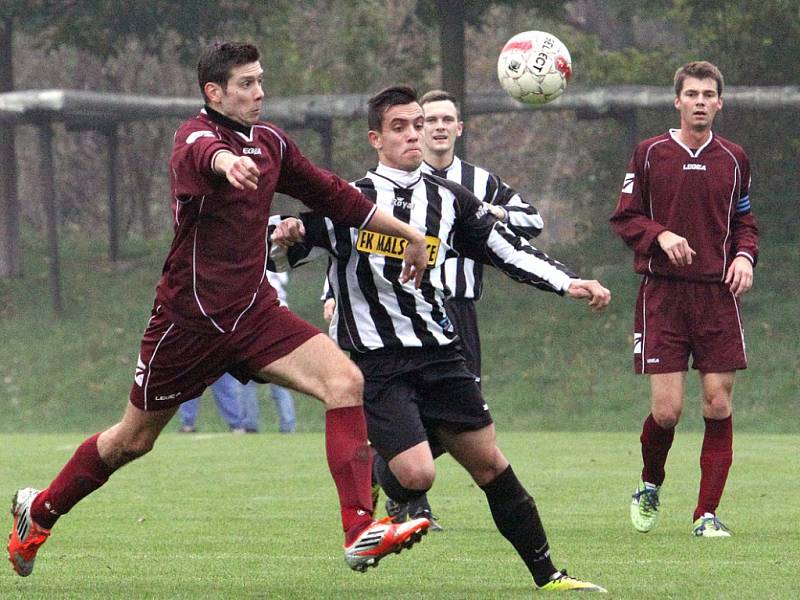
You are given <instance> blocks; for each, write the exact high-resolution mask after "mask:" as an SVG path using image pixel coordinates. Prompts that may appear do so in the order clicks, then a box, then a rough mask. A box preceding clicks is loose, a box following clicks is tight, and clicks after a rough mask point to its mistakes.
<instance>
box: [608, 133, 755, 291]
mask: <svg viewBox="0 0 800 600" xmlns="http://www.w3.org/2000/svg"><path fill="white" fill-rule="evenodd" d="M677 134H678V131H677V130H670V131H669V132H668V133H665V134H663V135H660V136H658V137H654V138H650V139H649V140H645V141H644V142H642V143H640V144H639V145H638V146H637V147H636V150H635V151H634V153H633V158H632V159H631V162H630V164H629V166H628V172H627V173H626V174H625V182H624V184H623V187H622V192H621V193H620V196H619V202H618V204H617V208H616V209H615V210H614V213H613V214H612V215H611V226H612V227H613V229H614V231H615V232H616V233H617V234H618V235H619V236H620V237H622V239H623V240H625V243H626V244H628V246H630V247H631V248H633V251H634V253H635V256H634V268H635V269H636V272H637V273H641V274H643V275H650V274H654V275H661V276H666V277H673V278H677V279H687V280H691V281H722V280H724V279H725V274H726V272H727V269H728V267H729V266H730V263H731V261H732V260H733V258H735V257H736V256H739V255H743V256H746V257H748V258H749V259H750V260H751V261H752V262H753V264H755V263H756V261H757V259H758V228H757V227H756V222H755V219H754V218H753V215H752V214H751V211H750V197H749V189H750V162H749V160H748V158H747V155H746V154H745V152H744V150H743V149H742V148H741V147H740V146H738V145H737V144H734V143H733V142H730V141H728V140H726V139H724V138H721V137H719V136H716V135H713V134H712V135H711V136H710V137H709V139H708V141H707V142H706V143H705V144H703V146H702V147H700V148H698V149H696V150H692V149H690V148H688V147H687V146H685V145H684V144H683V143H681V142H680V141H679V140H678V138H677ZM666 230H669V231H671V232H673V233H675V234H677V235H680V236H682V237H684V238H686V240H687V241H688V242H689V246H690V247H691V248H692V249H693V250H694V251H695V252H696V253H697V254H696V255H695V256H694V257H693V259H692V264H691V265H688V266H684V267H674V266H673V265H672V264H671V263H670V261H669V258H668V257H667V255H666V253H664V251H663V250H661V248H660V247H659V245H658V243H657V242H656V238H657V237H658V235H659V234H660V233H661V232H663V231H666Z"/></svg>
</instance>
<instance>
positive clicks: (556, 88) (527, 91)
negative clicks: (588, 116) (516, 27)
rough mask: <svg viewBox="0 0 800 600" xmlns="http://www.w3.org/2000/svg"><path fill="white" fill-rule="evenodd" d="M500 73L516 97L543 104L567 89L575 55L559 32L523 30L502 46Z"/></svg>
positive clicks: (523, 100) (498, 75)
mask: <svg viewBox="0 0 800 600" xmlns="http://www.w3.org/2000/svg"><path fill="white" fill-rule="evenodd" d="M497 77H498V78H499V79H500V85H502V86H503V89H504V90H505V91H507V92H508V93H509V94H510V95H511V97H512V98H514V99H515V100H519V101H520V102H524V103H526V104H544V103H545V102H550V101H551V100H555V99H556V98H558V97H559V96H560V95H561V94H563V93H564V90H565V89H566V88H567V82H568V81H569V79H570V77H572V59H571V58H570V56H569V50H567V47H566V46H565V45H564V44H563V43H562V42H561V40H559V39H558V38H557V37H556V36H554V35H552V34H550V33H546V32H544V31H523V32H522V33H518V34H517V35H515V36H514V37H512V38H511V39H510V40H508V42H506V45H505V46H503V50H502V52H500V58H498V59H497Z"/></svg>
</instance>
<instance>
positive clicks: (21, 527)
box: [8, 488, 50, 577]
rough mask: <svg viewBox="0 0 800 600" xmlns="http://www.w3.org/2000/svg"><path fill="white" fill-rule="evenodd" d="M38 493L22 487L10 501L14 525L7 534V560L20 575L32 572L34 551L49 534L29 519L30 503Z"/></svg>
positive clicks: (25, 575) (36, 550)
mask: <svg viewBox="0 0 800 600" xmlns="http://www.w3.org/2000/svg"><path fill="white" fill-rule="evenodd" d="M38 494H39V490H35V489H33V488H23V489H21V490H17V493H16V494H14V498H13V500H12V501H11V514H12V515H13V516H14V527H13V529H12V530H11V535H9V536H8V560H9V561H11V566H13V567H14V570H15V571H16V572H17V575H19V576H20V577H27V576H28V575H30V574H31V573H32V572H33V561H35V560H36V552H38V550H39V546H41V545H42V544H44V543H45V542H46V541H47V538H48V536H49V535H50V531H49V530H47V529H44V528H42V527H39V526H38V525H37V524H36V523H34V521H33V519H31V504H32V503H33V499H34V498H36V496H37V495H38Z"/></svg>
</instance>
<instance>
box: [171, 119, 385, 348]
mask: <svg viewBox="0 0 800 600" xmlns="http://www.w3.org/2000/svg"><path fill="white" fill-rule="evenodd" d="M223 150H228V151H230V152H232V153H233V154H235V155H236V156H249V157H250V158H252V159H253V161H254V162H255V164H256V166H257V167H258V169H259V171H260V172H261V176H260V177H259V180H258V189H257V190H248V189H245V190H238V189H236V188H234V187H233V186H232V185H231V184H230V183H228V181H227V179H226V178H225V177H224V176H220V175H217V174H215V173H214V172H213V171H212V170H211V165H212V161H213V159H214V156H215V155H216V154H217V153H218V152H220V151H223ZM170 184H171V189H172V211H173V219H174V223H173V228H174V232H175V238H174V240H173V242H172V247H171V248H170V251H169V255H168V256H167V259H166V262H165V263H164V269H163V274H162V277H161V280H160V281H159V283H158V286H157V288H156V298H157V304H160V305H161V306H163V308H164V311H165V312H166V314H167V316H168V317H169V319H170V320H171V321H172V322H174V323H177V324H178V325H180V326H181V327H183V328H184V329H189V330H194V331H200V332H208V333H227V332H230V331H233V330H234V329H235V328H236V326H237V324H238V323H239V320H240V319H241V318H242V317H243V316H244V315H245V313H247V312H248V311H251V310H255V309H258V308H263V307H264V306H265V305H269V304H276V303H277V300H276V294H275V291H274V290H273V289H272V287H271V286H270V285H269V282H268V281H267V280H266V262H267V253H268V247H267V246H268V240H267V223H268V220H269V212H270V205H271V204H272V197H273V195H274V194H275V192H281V193H284V194H288V195H290V196H293V197H294V198H297V199H298V200H300V201H301V202H303V203H304V204H305V205H306V206H308V207H310V208H311V209H313V210H315V211H317V212H319V213H322V214H325V215H327V216H329V217H330V218H331V219H332V220H334V221H337V222H339V223H342V224H345V225H348V226H351V227H361V226H363V225H365V224H366V221H368V220H369V218H370V217H371V216H372V212H373V211H374V209H375V207H374V205H373V204H372V203H371V202H370V201H369V200H367V199H366V198H365V197H364V196H362V195H361V194H360V193H359V192H358V191H357V190H356V189H355V188H353V187H352V186H350V185H349V184H348V183H347V182H346V181H344V180H342V179H340V178H339V177H336V176H335V175H334V174H332V173H329V172H328V171H324V170H322V169H319V168H317V167H315V166H314V165H313V164H312V163H311V162H310V161H309V160H308V159H307V158H306V157H305V156H303V154H302V153H301V152H300V150H299V149H298V148H297V146H296V145H295V143H294V141H293V140H291V139H290V138H289V137H288V136H287V135H286V134H285V133H284V132H283V131H282V130H280V129H279V128H278V127H276V126H275V125H272V124H270V123H264V122H259V123H257V124H256V125H253V126H252V127H246V126H244V125H241V124H239V123H237V122H235V121H233V120H231V119H229V118H227V117H225V116H223V115H221V114H219V113H217V112H216V111H214V110H212V109H210V108H208V107H206V108H205V109H203V110H202V111H201V112H200V114H198V115H197V116H196V117H194V118H192V119H189V120H188V121H186V122H185V123H183V124H182V125H181V126H180V127H179V128H178V131H177V132H176V133H175V143H174V146H173V149H172V158H171V159H170Z"/></svg>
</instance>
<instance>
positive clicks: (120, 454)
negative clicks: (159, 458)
mask: <svg viewBox="0 0 800 600" xmlns="http://www.w3.org/2000/svg"><path fill="white" fill-rule="evenodd" d="M154 445H155V438H151V437H150V436H136V437H131V438H128V439H126V440H124V441H123V443H121V444H119V445H118V447H117V448H116V452H115V453H114V454H115V457H114V458H115V459H116V460H115V461H114V462H116V463H117V465H115V466H118V467H119V466H122V465H124V464H127V463H129V462H131V461H134V460H136V459H137V458H141V457H142V456H144V455H145V454H147V453H148V452H150V450H152V449H153V446H154Z"/></svg>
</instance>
